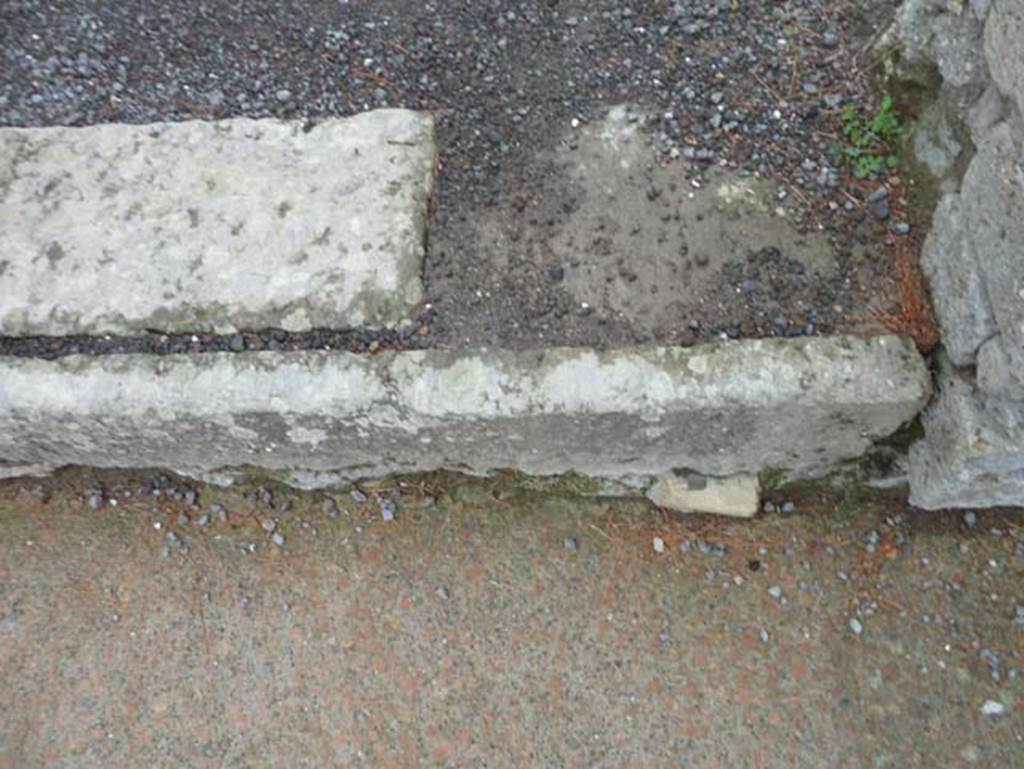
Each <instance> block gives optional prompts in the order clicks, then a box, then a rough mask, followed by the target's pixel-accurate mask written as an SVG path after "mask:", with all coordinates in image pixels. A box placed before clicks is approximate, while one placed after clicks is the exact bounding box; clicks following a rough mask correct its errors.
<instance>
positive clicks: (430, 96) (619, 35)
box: [0, 0, 893, 354]
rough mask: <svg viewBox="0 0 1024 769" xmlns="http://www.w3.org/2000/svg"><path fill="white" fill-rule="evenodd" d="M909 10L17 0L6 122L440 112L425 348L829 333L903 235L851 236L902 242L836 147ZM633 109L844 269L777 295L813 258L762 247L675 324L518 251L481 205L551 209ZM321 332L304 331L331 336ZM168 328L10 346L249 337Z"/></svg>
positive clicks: (95, 347) (4, 88) (10, 7)
mask: <svg viewBox="0 0 1024 769" xmlns="http://www.w3.org/2000/svg"><path fill="white" fill-rule="evenodd" d="M892 7H893V3H892V2H891V0H847V1H846V2H840V3H828V2H819V1H818V0H796V1H795V2H789V3H786V4H784V5H781V4H779V3H777V2H772V1H770V0H716V1H715V2H706V3H701V4H690V3H683V2H665V1H660V2H632V3H630V2H621V1H620V2H607V1H605V0H601V1H599V2H562V1H559V0H523V1H522V2H516V3H508V2H500V0H499V1H497V2H479V1H478V0H460V1H456V2H445V3H443V4H442V3H438V2H421V1H420V0H416V1H413V0H375V1H374V2H359V1H358V0H352V1H351V2H348V1H342V2H329V3H328V2H294V1H293V0H285V1H283V2H273V3H271V2H254V1H253V0H232V2H226V0H208V1H207V2H202V3H177V2H175V3H172V2H166V1H165V0H163V1H162V0H122V1H121V2H116V3H115V2H109V1H100V0H78V1H75V0H65V1H63V2H57V3H43V2H39V1H38V0H8V2H6V3H4V4H3V5H2V6H0V124H5V125H53V124H69V125H85V124H92V123H101V122H133V123H140V122H149V121H158V120H186V119H197V118H203V119H219V118H228V117H233V116H241V115H245V116H250V117H281V118H289V119H305V120H309V121H316V120H319V119H322V118H326V117H330V116H339V115H349V114H354V113H357V112H361V111H364V110H367V109H372V108H375V107H382V106H401V107H410V108H415V109H422V110H433V111H435V113H436V115H437V117H438V121H439V123H438V128H439V142H440V146H441V164H442V167H441V176H440V181H439V187H438V190H437V195H436V199H435V204H434V210H433V212H432V220H431V233H432V238H431V243H430V247H429V251H428V255H427V260H426V268H425V279H426V284H427V294H428V302H429V305H430V306H429V310H430V312H431V322H430V324H429V333H427V334H426V335H425V336H418V337H416V340H417V343H421V344H424V345H435V346H436V345H442V346H445V345H452V346H454V345H464V344H503V345H508V346H527V345H535V344H555V343H561V344H586V345H593V346H598V347H600V346H606V345H611V344H623V343H635V342H638V341H645V342H646V341H658V342H665V343H677V344H689V343H693V342H696V341H701V340H703V339H707V338H715V337H719V336H721V335H723V334H726V335H731V336H761V335H771V334H776V335H777V334H787V335H789V334H804V333H828V332H831V331H836V330H844V329H848V328H849V327H851V326H852V325H855V324H856V323H857V322H858V320H859V319H861V318H863V317H864V316H865V315H867V313H866V312H865V309H866V307H867V306H868V305H869V303H870V302H871V300H872V299H873V298H875V297H877V295H878V294H879V285H880V282H881V281H884V280H885V279H887V277H888V275H889V273H890V270H891V261H890V257H889V255H888V252H887V251H886V250H885V249H883V248H881V247H879V248H877V249H873V250H869V253H868V255H867V256H866V257H864V256H863V254H861V255H860V256H858V257H857V259H853V258H852V257H851V253H852V252H851V251H850V247H849V243H850V242H851V241H853V240H862V241H863V240H866V241H868V242H869V243H870V242H874V241H877V240H880V235H879V232H880V231H884V224H881V223H878V222H875V221H873V220H872V219H871V218H870V214H866V213H865V212H864V211H863V210H862V208H861V205H860V204H859V203H855V202H851V200H850V199H849V195H848V194H847V193H848V192H849V189H847V185H846V184H845V183H844V181H843V179H842V169H838V168H835V166H834V164H833V160H832V157H831V152H830V149H829V147H830V144H831V142H832V140H833V138H834V136H835V130H836V120H837V114H838V111H839V109H840V106H841V105H842V104H844V103H848V102H852V103H855V104H862V105H869V104H870V103H871V102H872V101H873V96H872V95H870V93H869V91H868V86H867V77H866V75H865V68H866V66H867V65H866V63H865V62H864V61H863V60H862V58H863V57H862V54H861V51H862V49H863V47H864V45H865V43H866V42H867V39H868V37H869V36H870V35H871V34H872V32H873V30H874V29H875V28H876V27H879V26H881V25H883V24H884V23H885V21H886V20H887V18H888V16H889V15H890V14H891V10H892ZM621 103H629V104H633V105H636V106H637V108H638V109H639V110H642V111H643V112H644V114H646V115H647V116H648V119H647V120H646V122H645V124H644V130H645V131H646V132H647V134H648V135H649V136H650V138H651V140H652V142H653V143H654V145H655V146H656V148H657V151H658V153H660V155H661V156H662V157H663V160H664V162H666V163H675V164H677V165H678V167H679V170H680V175H681V176H682V177H684V178H689V179H698V180H699V179H701V178H702V177H703V176H704V174H706V172H707V171H708V170H709V169H710V168H711V167H712V166H715V167H723V168H726V169H730V170H732V169H735V170H740V171H746V172H751V173H755V172H756V173H758V174H760V175H761V176H763V177H765V178H768V179H771V180H772V181H773V182H775V183H777V185H778V195H779V202H780V205H785V206H787V207H790V208H791V209H792V211H793V216H794V217H795V219H796V220H797V221H798V222H799V223H800V226H802V227H805V228H807V229H808V230H810V229H820V230H824V231H826V232H828V233H829V235H830V237H832V238H833V240H834V242H835V243H836V244H837V246H838V247H839V248H840V257H841V260H842V263H841V265H840V269H839V271H838V272H837V274H836V276H834V277H833V278H832V279H831V280H830V281H829V282H828V283H827V285H821V284H818V283H816V282H815V281H811V280H806V279H799V278H798V279H797V280H796V281H795V282H794V281H789V282H788V283H786V288H785V291H784V292H783V293H773V292H772V290H768V289H765V290H758V291H747V292H744V291H743V290H742V286H743V283H744V281H749V280H752V279H754V280H756V281H757V282H758V283H759V285H761V286H769V287H770V286H773V285H774V286H776V287H778V286H780V285H781V284H782V283H783V282H786V281H787V280H788V279H787V278H786V277H785V275H787V274H789V273H791V272H792V271H791V270H789V267H788V265H787V263H786V255H785V254H782V255H780V256H779V260H778V263H777V264H769V263H766V262H764V259H763V255H762V257H761V261H762V263H761V264H760V265H759V267H758V269H757V272H758V274H757V276H756V278H751V276H750V275H749V274H743V273H744V270H745V269H747V268H746V267H745V266H744V265H748V266H749V264H748V263H747V262H746V261H745V260H746V258H747V257H746V255H742V254H740V255H737V257H736V259H735V260H734V265H733V266H732V267H731V268H730V269H729V270H723V273H722V275H721V278H720V287H719V289H716V293H715V296H714V301H713V302H708V303H706V304H707V305H708V306H713V308H714V309H711V310H707V311H706V317H703V318H701V319H700V320H701V322H700V323H698V324H696V325H694V324H693V322H692V318H690V317H689V315H686V314H681V315H680V317H679V322H678V323H676V322H673V323H665V324H661V325H659V326H658V327H653V328H652V327H645V326H644V325H643V324H638V323H637V322H636V321H635V320H633V319H630V318H629V317H622V316H620V315H616V314H615V313H612V312H609V311H607V308H602V307H587V308H582V309H581V308H580V303H579V302H578V301H577V300H576V298H574V297H573V296H572V295H571V294H570V293H569V292H568V290H567V289H566V287H565V286H564V285H563V284H562V283H561V282H560V281H559V280H556V279H552V276H551V273H550V265H548V264H546V263H545V262H544V260H543V258H541V257H540V256H537V255H534V254H531V253H530V249H529V248H525V247H524V248H520V249H517V250H515V251H513V252H511V254H510V255H509V256H508V258H505V259H502V260H501V261H500V264H499V263H498V262H497V261H496V260H495V258H494V254H493V244H492V243H490V242H488V239H487V237H486V233H483V234H482V233H481V232H480V230H479V229H478V228H477V227H476V223H477V222H478V220H479V219H480V218H481V217H484V216H485V215H488V214H491V215H493V214H494V212H495V211H498V212H499V213H500V214H501V215H502V216H506V217H507V219H508V220H509V221H517V222H518V221H520V220H522V219H523V217H522V216H521V214H522V212H523V211H524V210H525V209H528V207H529V205H530V201H532V200H545V199H547V198H548V197H550V189H551V180H552V178H553V177H554V176H557V174H558V169H557V167H555V166H554V165H553V164H552V161H551V153H552V152H553V151H554V150H555V149H556V148H557V146H558V145H559V142H560V141H561V137H562V136H564V135H565V133H566V132H567V131H569V130H570V129H571V126H572V125H573V121H580V122H581V123H584V124H586V123H588V122H592V121H595V120H598V119H600V117H601V116H602V115H603V114H604V112H605V111H606V110H607V109H608V108H609V107H610V106H612V105H615V104H621ZM876 186H877V185H876ZM853 192H854V195H853V197H854V200H857V199H858V198H859V197H860V193H857V192H856V191H853ZM551 215H552V216H553V217H556V218H557V217H559V216H562V215H563V214H561V213H559V212H558V211H555V212H552V214H551ZM542 225H543V222H538V221H533V222H530V221H525V220H523V221H521V226H522V228H523V230H524V232H525V233H526V243H527V245H528V246H530V244H535V243H539V242H540V241H532V240H531V239H530V233H531V232H532V231H534V230H537V229H539V228H540V227H541V226H542ZM531 247H532V246H531ZM748 272H749V270H748ZM776 274H777V276H778V277H773V276H776ZM807 308H812V310H813V313H814V315H815V317H816V318H817V320H816V321H815V320H808V309H807ZM837 308H838V309H837ZM248 336H250V337H252V338H254V339H255V340H257V341H259V340H263V339H264V338H266V339H268V340H270V341H266V342H259V343H261V344H265V345H267V346H268V347H269V345H270V344H271V343H272V342H273V336H272V335H269V334H254V335H248ZM342 336H343V337H344V340H346V342H345V343H341V344H339V345H338V346H340V347H345V346H352V345H354V346H356V347H358V344H356V342H353V341H352V340H357V341H358V340H360V339H361V338H362V337H365V336H366V335H362V336H361V335H359V334H348V335H342ZM322 337H323V332H312V333H310V334H308V335H304V338H302V339H298V340H288V341H287V342H286V344H292V345H295V346H298V347H320V346H323V344H324V343H323V341H322ZM386 337H387V335H383V337H382V339H381V342H380V343H381V344H384V342H386V341H388V339H387V338H386ZM169 339H170V340H171V341H164V338H156V339H154V338H151V337H141V338H137V339H126V340H122V339H113V340H98V339H97V340H67V341H59V340H52V339H46V340H37V341H34V342H33V341H26V340H21V341H15V340H0V354H63V353H65V352H68V351H70V350H71V348H72V347H76V348H77V349H78V350H80V351H83V352H118V351H128V350H152V351H157V352H159V351H164V350H165V349H166V350H170V349H174V350H175V351H176V350H177V349H178V348H181V347H183V346H184V347H186V348H188V349H200V350H207V349H223V348H224V345H228V349H230V339H231V337H208V336H199V337H198V339H199V341H198V342H195V341H193V339H192V338H191V337H181V338H178V337H171V338H169ZM278 342H279V343H281V342H280V340H278ZM248 344H249V342H248V341H247V342H246V345H248ZM282 344H285V343H282ZM359 344H364V345H366V344H369V342H359ZM197 345H198V346H197ZM260 349H263V348H260Z"/></svg>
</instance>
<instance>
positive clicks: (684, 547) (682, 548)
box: [679, 539, 693, 555]
mask: <svg viewBox="0 0 1024 769" xmlns="http://www.w3.org/2000/svg"><path fill="white" fill-rule="evenodd" d="M692 547H693V545H692V544H691V543H690V540H688V539H684V540H683V541H682V542H680V543H679V552H680V553H682V554H683V555H686V554H687V553H689V552H690V549H691V548H692Z"/></svg>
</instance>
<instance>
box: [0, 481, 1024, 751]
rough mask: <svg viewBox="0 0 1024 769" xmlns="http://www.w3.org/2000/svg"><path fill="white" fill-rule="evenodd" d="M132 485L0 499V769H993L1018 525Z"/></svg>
mask: <svg viewBox="0 0 1024 769" xmlns="http://www.w3.org/2000/svg"><path fill="white" fill-rule="evenodd" d="M154 477H155V476H130V477H129V476H123V475H106V476H95V475H82V474H77V475H70V476H65V477H63V478H61V479H59V480H56V481H46V482H38V481H19V482H6V483H4V484H0V767H2V768H3V769H9V768H10V767H19V768H20V767H76V768H77V767H163V766H167V767H172V766H173V767H184V766H188V767H191V766H196V767H263V766H269V767H328V766H353V767H392V766H393V767H414V766H422V767H428V766H452V767H470V766H472V767H484V766H486V767H506V766H507V767H534V766H536V767H576V766H579V767H661V766H667V767H751V768H760V769H768V768H769V767H786V768H792V767H857V768H860V767H890V766H892V767H958V766H979V767H1013V766H1024V718H1022V715H1021V714H1022V709H1024V687H1022V679H1024V657H1022V652H1024V626H1022V625H1021V624H1019V623H1017V622H1016V621H1015V611H1016V606H1017V605H1018V604H1021V603H1024V552H1022V550H1024V548H1022V546H1021V545H1020V543H1022V542H1024V529H1022V526H1024V511H1020V510H1017V511H1001V512H993V513H984V514H979V515H978V518H977V523H976V524H975V525H974V526H973V528H968V527H967V526H966V525H965V523H964V522H963V518H962V516H961V515H960V514H952V513H951V514H948V515H947V514H927V515H926V514H921V513H914V512H910V511H907V510H905V508H904V506H903V504H902V502H901V501H900V500H899V499H898V498H893V497H886V496H878V495H876V496H864V495H861V494H857V495H852V494H850V493H846V494H842V493H825V492H823V491H820V490H804V491H802V492H794V493H793V494H792V495H791V496H785V497H783V498H780V499H777V500H776V501H780V502H781V501H784V500H790V499H791V500H792V501H793V502H794V504H795V511H794V512H793V513H791V514H789V515H782V514H772V515H768V516H766V517H765V518H763V519H760V520H757V521H754V522H752V523H740V522H736V523H733V522H722V521H715V520H711V519H708V518H704V517H689V518H686V519H668V518H666V517H665V516H663V515H662V514H661V513H660V512H659V511H657V510H653V509H652V508H650V507H648V506H646V505H642V504H640V503H635V504H634V503H622V502H616V503H609V502H604V501H581V500H579V499H572V498H568V497H564V496H559V495H558V494H556V493H553V492H552V491H550V490H549V491H548V492H546V493H543V494H539V493H535V492H531V493H527V492H522V491H518V490H516V488H515V487H514V486H512V485H511V484H510V483H509V482H508V481H504V480H498V481H494V480H491V481H466V480H458V479H451V478H438V479H430V480H429V481H424V482H423V483H422V484H420V485H412V484H409V485H407V486H406V487H405V488H402V489H399V488H396V487H391V488H389V489H385V490H384V491H385V492H386V493H390V494H393V495H394V501H395V503H396V505H397V511H396V515H395V519H394V520H393V521H390V522H387V521H384V520H383V519H382V516H381V512H380V507H379V505H378V504H377V503H376V501H375V498H374V497H373V496H372V492H373V490H372V489H367V491H368V492H370V493H371V496H370V498H369V499H368V500H367V501H365V502H361V503H357V502H355V501H353V500H352V498H351V497H349V496H348V495H347V494H340V493H339V494H337V495H335V498H336V500H337V505H338V508H339V513H338V515H337V517H333V518H332V517H331V516H330V515H329V513H332V512H333V510H332V507H331V505H330V503H328V504H327V505H325V504H324V501H323V495H298V494H290V493H288V492H283V491H276V492H275V493H274V494H273V497H272V498H271V497H270V496H268V495H266V494H264V495H262V497H261V495H259V494H258V493H251V492H244V491H242V490H237V491H231V492H225V491H223V490H215V489H212V488H207V487H195V488H196V490H197V491H198V500H197V502H196V506H194V507H193V506H190V505H189V504H188V502H189V499H188V496H189V495H188V492H187V490H185V491H184V493H182V492H181V490H178V493H175V494H174V495H173V496H176V497H177V499H174V498H171V495H169V494H168V493H167V489H164V490H162V491H161V492H160V494H159V495H154V494H153V492H152V480H153V478H154ZM100 486H102V488H103V490H104V496H103V498H102V503H101V502H100V497H99V495H98V494H96V493H95V492H94V493H93V499H92V501H93V505H90V504H89V498H90V494H89V490H90V489H96V488H99V487H100ZM399 492H401V493H399ZM424 494H430V495H432V496H433V497H436V500H437V501H436V503H434V504H427V505H424V504H423V498H424ZM183 497H184V498H183ZM428 503H429V500H428ZM217 505H222V506H223V507H224V509H225V510H226V511H227V514H226V516H225V515H224V514H221V513H220V512H219V510H220V508H218V507H217ZM285 505H287V510H282V508H283V507H284V506H285ZM94 508H95V509H94ZM278 510H282V511H280V512H278ZM181 513H185V514H186V515H187V516H188V518H189V520H188V521H186V520H185V518H184V517H182V516H181ZM204 514H205V515H209V516H210V521H209V523H208V524H207V525H205V526H199V525H198V521H199V520H200V519H201V517H202V516H203V515H204ZM225 518H226V520H225ZM271 518H277V519H278V522H277V524H276V532H277V533H279V534H281V535H283V537H284V543H283V545H276V544H274V542H273V541H272V540H271V537H272V535H271V534H270V533H269V532H268V531H266V528H265V527H264V525H263V524H264V523H265V524H266V527H270V525H271V521H270V520H269V519H271ZM887 519H888V521H887ZM158 525H159V526H158ZM993 529H996V532H993V531H992V530H993ZM872 531H874V532H876V534H877V541H875V535H872V534H871V532H872ZM170 533H173V534H174V536H173V537H169V534H170ZM655 537H660V538H661V539H662V540H663V542H664V550H665V551H664V552H663V553H661V554H659V553H657V552H655V549H654V547H653V542H654V538H655ZM566 538H571V539H572V540H574V541H575V543H576V545H577V547H576V549H571V548H568V547H566V543H565V539H566ZM701 538H703V540H704V541H706V542H707V543H708V545H709V546H711V547H712V549H713V546H714V545H715V544H724V545H725V546H726V552H725V554H724V555H722V556H717V555H715V554H714V553H713V552H712V553H707V554H705V553H702V552H701V547H700V544H699V543H698V540H699V539H701ZM684 542H689V543H691V545H690V551H689V552H686V553H683V552H681V550H680V548H679V546H680V544H681V543H684ZM869 544H870V547H869V546H868V545H869ZM250 545H251V546H254V547H250ZM251 550H252V551H254V552H250V551H251ZM755 569H756V570H755ZM844 576H845V579H844V578H843V577H844ZM775 588H778V589H779V591H781V593H780V597H779V598H776V597H774V595H773V594H775V593H777V592H778V591H776V590H775ZM851 618H856V619H857V620H858V621H859V622H860V623H861V627H862V634H861V635H859V636H858V635H857V634H855V633H854V632H853V630H851V627H850V619H851ZM762 631H765V633H766V636H765V635H764V634H763V633H762ZM765 639H766V640H765ZM989 700H991V701H994V702H998V703H1000V704H1001V705H1002V706H1003V707H1004V712H1003V713H1002V714H1001V715H984V714H983V712H982V708H983V705H984V703H985V702H986V701H989ZM990 707H991V706H990Z"/></svg>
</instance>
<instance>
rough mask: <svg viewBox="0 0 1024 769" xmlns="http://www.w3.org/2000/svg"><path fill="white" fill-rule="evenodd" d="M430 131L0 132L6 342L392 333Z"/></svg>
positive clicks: (361, 127) (393, 113) (257, 123)
mask: <svg viewBox="0 0 1024 769" xmlns="http://www.w3.org/2000/svg"><path fill="white" fill-rule="evenodd" d="M435 166H436V161H435V148H434V140H433V124H432V119H431V118H430V117H429V116H427V115H423V114H418V113H414V112H409V111H405V110H379V111H375V112H369V113H365V114H362V115H358V116H356V117H352V118H347V119H343V120H328V121H324V122H322V123H319V124H317V125H315V126H313V127H311V128H308V129H307V128H306V127H304V126H303V125H302V124H301V123H298V122H293V123H288V122H281V121H277V120H249V119H235V120H227V121H223V122H216V123H208V122H186V123H162V124H154V125H98V126H89V127H85V128H65V127H56V128H3V129H0V238H2V240H0V242H2V246H3V249H2V253H0V334H4V335H9V336H20V335H35V334H44V335H61V334H100V333H129V332H140V331H145V330H148V329H158V330H162V331H198V330H209V331H220V332H225V331H230V330H235V329H240V328H259V327H280V328H285V329H288V330H302V329H308V328H312V327H317V326H327V327H333V328H339V327H353V326H393V325H396V324H399V323H401V322H402V321H403V320H405V319H407V318H408V316H409V315H410V314H412V313H413V312H414V310H415V309H416V307H417V305H418V303H419V302H420V301H421V299H422V291H423V289H422V283H421V277H420V270H421V267H422V258H423V240H424V231H425V226H426V213H427V202H428V197H429V195H430V193H431V190H432V185H433V179H434V172H435Z"/></svg>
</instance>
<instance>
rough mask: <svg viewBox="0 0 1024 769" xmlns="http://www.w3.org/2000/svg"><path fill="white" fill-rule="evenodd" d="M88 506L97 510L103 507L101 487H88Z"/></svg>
mask: <svg viewBox="0 0 1024 769" xmlns="http://www.w3.org/2000/svg"><path fill="white" fill-rule="evenodd" d="M88 496H89V507H91V508H92V509H93V510H99V509H100V508H101V507H103V489H98V488H95V489H89V491H88Z"/></svg>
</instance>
